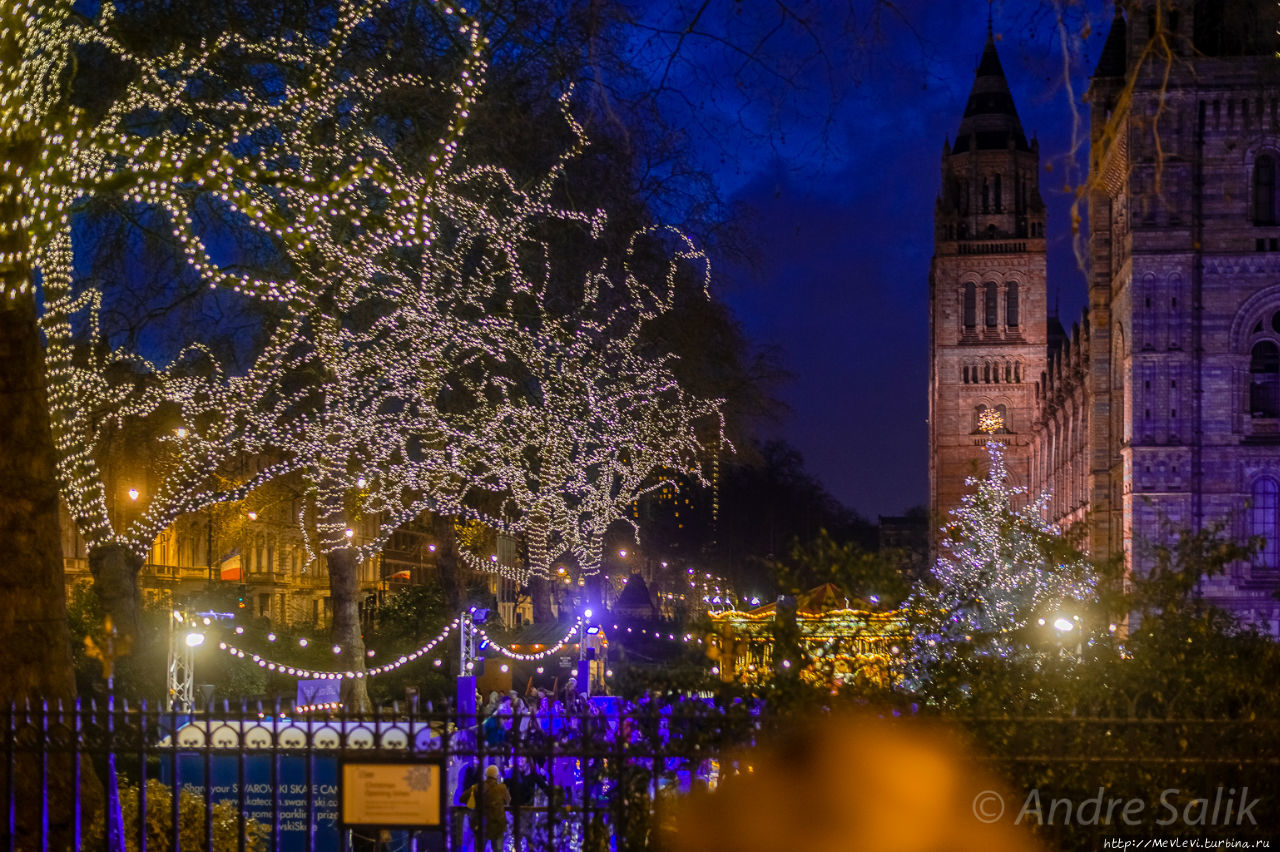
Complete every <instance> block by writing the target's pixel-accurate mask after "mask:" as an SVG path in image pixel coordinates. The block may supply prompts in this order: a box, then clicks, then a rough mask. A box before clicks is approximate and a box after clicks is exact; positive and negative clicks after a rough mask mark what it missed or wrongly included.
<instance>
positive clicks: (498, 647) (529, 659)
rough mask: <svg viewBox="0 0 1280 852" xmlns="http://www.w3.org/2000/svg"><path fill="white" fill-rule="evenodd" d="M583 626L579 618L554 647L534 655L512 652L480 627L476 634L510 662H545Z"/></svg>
mask: <svg viewBox="0 0 1280 852" xmlns="http://www.w3.org/2000/svg"><path fill="white" fill-rule="evenodd" d="M583 624H584V621H583V619H581V618H579V619H578V620H577V621H575V622H574V623H573V626H572V627H570V628H569V630H568V631H567V632H566V633H565V634H564V636H562V637H561V638H560V639H559V640H558V641H557V642H556V643H555V644H554V645H549V646H547V648H545V649H544V650H541V651H538V652H537V653H534V654H522V653H520V652H519V651H513V650H511V649H510V648H507V647H504V646H502V645H499V644H498V643H497V642H495V641H493V639H491V638H489V634H488V633H486V632H485V630H484V628H482V627H478V628H476V634H477V635H478V636H480V638H481V639H483V640H485V641H486V642H488V643H489V644H488V646H487V647H489V648H492V649H493V650H495V651H497V652H498V653H499V654H501V655H502V656H504V657H507V658H509V659H512V660H523V661H525V662H532V661H535V660H545V659H546V658H547V657H550V656H552V655H553V654H555V653H557V652H558V651H559V650H560V649H561V648H563V647H564V646H565V645H569V644H571V642H570V640H571V639H573V638H574V637H575V636H576V635H577V634H578V631H579V630H581V629H582V625H583Z"/></svg>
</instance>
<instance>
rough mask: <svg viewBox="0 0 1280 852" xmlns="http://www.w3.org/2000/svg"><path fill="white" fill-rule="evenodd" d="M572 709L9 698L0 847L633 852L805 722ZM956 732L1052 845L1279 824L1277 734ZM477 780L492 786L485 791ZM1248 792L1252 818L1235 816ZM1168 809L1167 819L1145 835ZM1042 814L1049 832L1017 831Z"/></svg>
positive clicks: (1038, 726)
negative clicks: (191, 705)
mask: <svg viewBox="0 0 1280 852" xmlns="http://www.w3.org/2000/svg"><path fill="white" fill-rule="evenodd" d="M579 709H580V710H581V712H577V713H563V712H555V713H551V712H545V713H529V712H524V713H509V714H503V713H500V714H497V715H495V716H494V717H493V718H491V719H488V720H485V719H482V718H477V717H476V716H474V715H472V716H469V717H468V716H464V715H459V714H457V713H453V712H435V711H432V710H430V709H426V710H422V711H419V710H418V709H417V708H413V709H412V710H406V709H402V708H392V709H391V710H389V711H386V712H383V713H382V714H380V715H377V716H373V717H367V718H347V717H344V716H341V715H330V714H327V713H311V712H305V711H303V712H299V711H298V710H297V709H296V708H294V707H293V706H291V705H271V706H262V705H253V706H241V707H238V708H231V707H228V706H226V705H224V706H223V707H222V708H221V709H215V710H212V711H210V712H201V713H196V714H184V713H178V712H174V711H172V710H168V709H161V708H157V707H154V706H149V705H147V704H134V705H128V704H125V703H124V702H117V703H116V704H115V706H111V707H108V706H104V705H103V704H101V703H98V704H95V703H93V702H87V701H86V702H80V703H76V704H74V705H39V706H22V707H10V708H9V709H8V710H6V711H3V712H2V713H0V722H2V724H3V738H4V768H3V771H0V803H3V805H4V811H3V813H2V814H0V850H2V849H9V850H23V852H26V850H45V849H48V850H63V849H75V850H79V849H106V850H126V849H127V850H139V851H140V852H141V850H164V851H165V852H170V850H174V851H175V852H176V850H206V851H207V850H219V852H222V850H226V852H233V850H234V851H235V852H266V850H320V852H339V850H348V849H360V850H366V849H367V850H463V849H466V850H472V849H475V848H477V845H481V844H483V843H484V842H485V841H490V843H489V846H488V848H492V849H495V850H502V849H504V844H505V848H507V849H515V850H541V849H583V850H610V849H617V850H627V849H646V848H653V847H655V846H659V845H661V843H660V841H661V840H662V839H663V837H664V833H665V832H667V831H669V830H670V829H671V825H670V822H669V816H670V812H669V809H668V807H667V806H668V805H669V804H670V803H672V802H674V801H676V800H679V799H681V798H683V797H685V796H688V795H690V794H694V795H697V794H701V793H703V792H707V791H711V790H715V789H716V787H717V786H718V785H719V784H720V782H721V781H723V780H725V779H726V778H730V777H733V776H734V775H736V774H737V772H738V771H739V768H740V767H739V764H738V763H737V762H736V761H738V760H739V759H740V758H741V757H742V756H743V755H744V753H745V752H744V749H750V748H752V747H753V746H755V745H757V744H761V743H763V742H765V741H769V740H773V739H775V738H776V737H777V736H778V734H779V733H780V732H786V731H793V730H795V729H797V728H799V727H801V726H802V725H803V723H804V722H805V721H806V720H805V719H804V718H801V717H795V716H785V715H783V714H779V713H776V712H775V713H765V712H763V710H762V707H761V705H758V704H750V703H734V702H730V703H727V704H717V703H715V702H713V701H710V700H705V699H700V698H696V697H688V696H686V697H683V698H681V699H679V700H673V701H671V702H670V703H665V704H659V703H653V704H642V705H635V704H623V703H622V702H618V701H616V700H613V699H608V698H603V699H593V700H592V703H590V704H588V705H583V706H582V707H581V708H579ZM961 722H962V727H966V728H968V729H969V730H970V732H971V733H972V734H973V735H974V739H975V740H977V742H978V743H979V744H980V745H981V746H982V747H983V748H984V749H985V751H986V752H987V753H989V754H990V755H992V757H991V760H992V761H993V763H994V764H995V765H996V766H997V767H999V769H1000V770H1001V774H1002V775H1003V777H1004V778H1005V779H1006V780H1007V782H1008V784H1009V789H1010V790H1012V791H1013V793H1014V795H1015V800H1014V801H1010V802H1008V803H1007V804H1008V808H1009V810H1008V812H1007V814H1006V815H1005V816H1004V817H1003V818H1004V819H1006V820H1010V819H1013V818H1014V817H1015V816H1016V815H1017V814H1018V813H1019V812H1020V811H1024V810H1027V809H1028V803H1030V802H1031V799H1030V798H1028V797H1029V796H1030V795H1031V791H1032V790H1035V791H1037V792H1036V796H1037V798H1036V800H1035V804H1038V805H1039V806H1040V807H1041V808H1042V811H1041V814H1040V816H1039V817H1038V816H1037V814H1036V813H1034V812H1033V811H1029V817H1028V819H1026V820H1024V824H1027V825H1029V827H1031V828H1033V829H1035V830H1036V831H1037V833H1038V834H1040V835H1041V837H1042V838H1044V839H1046V840H1048V841H1049V842H1050V844H1051V845H1052V846H1053V847H1054V848H1060V849H1092V848H1103V846H1102V844H1103V843H1104V841H1105V839H1106V838H1107V837H1112V836H1132V837H1150V836H1156V835H1163V836H1171V837H1172V836H1215V832H1216V836H1222V826H1221V825H1212V824H1210V825H1206V824H1197V820H1200V822H1201V823H1204V822H1205V819H1207V818H1208V817H1210V816H1211V817H1212V818H1213V820H1214V821H1216V822H1219V823H1221V822H1223V821H1225V819H1226V812H1225V811H1223V810H1222V809H1223V808H1224V807H1225V806H1226V805H1224V804H1223V801H1226V800H1229V802H1230V803H1233V804H1232V807H1234V808H1235V809H1236V810H1235V811H1233V822H1232V824H1231V825H1230V826H1227V827H1226V828H1227V829H1229V831H1228V834H1229V836H1231V837H1269V836H1272V835H1274V834H1276V833H1278V832H1280V801H1277V796H1280V793H1278V792H1277V791H1278V790H1280V787H1277V783H1276V782H1277V780H1278V779H1280V722H1277V721H1274V720H1264V721H1260V720H1248V721H1224V720H1185V719H1180V720H1172V719H1132V718H1123V719H1121V718H999V717H997V718H982V719H967V720H961ZM490 767H493V769H490ZM744 768H745V767H744ZM488 772H496V774H497V779H496V780H495V781H491V782H486V781H485V776H486V773H488ZM499 785H501V786H499ZM1100 790H1101V793H1100V792H1099V791H1100ZM1168 790H1175V791H1177V792H1174V793H1166V792H1165V791H1168ZM1244 791H1250V792H1248V793H1245V792H1244ZM1215 795H1216V796H1217V800H1218V801H1215ZM1259 796H1261V797H1262V799H1263V800H1262V801H1261V802H1260V803H1259V804H1258V805H1257V806H1255V807H1254V809H1253V810H1252V811H1251V812H1250V816H1251V817H1252V820H1251V821H1249V822H1245V821H1243V820H1240V819H1237V818H1238V817H1239V808H1240V807H1242V806H1243V805H1244V804H1246V803H1247V801H1249V799H1250V797H1253V798H1258V797H1259ZM1095 797H1100V798H1101V800H1100V802H1099V804H1098V805H1097V806H1096V807H1095V806H1092V805H1091V806H1090V807H1091V808H1092V809H1091V810H1089V811H1088V813H1087V814H1085V812H1083V811H1081V810H1080V808H1081V806H1082V805H1085V804H1087V803H1089V802H1090V801H1091V800H1092V799H1093V798H1095ZM1162 797H1163V798H1162ZM1224 797H1225V799H1224ZM1200 798H1207V799H1208V800H1209V804H1210V806H1215V805H1216V808H1217V810H1216V812H1210V813H1207V814H1205V815H1204V816H1205V819H1201V812H1200V811H1199V810H1197V808H1198V807H1200V806H1197V805H1194V804H1192V803H1193V802H1194V800H1196V799H1200ZM1113 799H1115V800H1120V801H1121V804H1122V805H1123V803H1124V802H1128V801H1130V800H1140V801H1142V802H1144V803H1146V805H1147V808H1148V810H1147V811H1146V814H1145V815H1144V817H1143V819H1142V820H1140V821H1138V822H1137V823H1135V824H1133V825H1129V824H1120V823H1117V824H1115V825H1105V826H1104V825H1099V824H1098V822H1097V817H1096V816H1095V815H1094V811H1095V810H1097V809H1098V808H1105V807H1106V806H1107V805H1108V804H1109V803H1110V801H1111V800H1113ZM1056 800H1062V801H1064V802H1066V803H1067V805H1069V806H1070V807H1071V809H1072V815H1071V816H1069V817H1066V818H1065V819H1064V817H1063V813H1064V811H1062V810H1059V811H1056V812H1053V814H1054V815H1056V816H1057V822H1056V823H1055V822H1054V821H1053V816H1052V815H1051V814H1050V809H1051V808H1052V807H1053V802H1054V801H1056ZM1166 801H1167V802H1168V803H1169V806H1171V808H1172V811H1169V810H1168V809H1166V808H1165V802H1166ZM1168 812H1176V814H1177V819H1176V820H1175V821H1174V822H1172V823H1171V824H1170V825H1168V826H1165V825H1160V824H1158V823H1157V822H1156V821H1157V820H1158V819H1159V818H1161V817H1164V816H1166V815H1167V813H1168ZM976 814H977V811H975V815H976ZM1219 816H1221V819H1219ZM1045 817H1048V818H1049V820H1050V824H1049V825H1043V824H1039V825H1038V824H1037V823H1036V820H1037V819H1039V820H1040V822H1041V823H1043V821H1044V818H1045ZM851 830H852V831H854V832H856V826H855V827H853V828H852V829H851ZM856 839H857V838H856V836H851V837H850V840H851V842H852V841H856ZM1108 848H1109V847H1108ZM1276 848H1280V845H1278V846H1277V847H1276Z"/></svg>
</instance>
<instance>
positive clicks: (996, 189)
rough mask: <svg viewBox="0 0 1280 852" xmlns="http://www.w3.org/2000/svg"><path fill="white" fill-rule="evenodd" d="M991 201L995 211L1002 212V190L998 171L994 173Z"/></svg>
mask: <svg viewBox="0 0 1280 852" xmlns="http://www.w3.org/2000/svg"><path fill="white" fill-rule="evenodd" d="M992 195H993V196H994V198H993V201H994V202H995V205H994V206H995V209H996V212H997V213H1003V212H1004V191H1003V188H1002V185H1001V180H1000V173H999V172H997V173H996V179H995V185H994V186H993V187H992Z"/></svg>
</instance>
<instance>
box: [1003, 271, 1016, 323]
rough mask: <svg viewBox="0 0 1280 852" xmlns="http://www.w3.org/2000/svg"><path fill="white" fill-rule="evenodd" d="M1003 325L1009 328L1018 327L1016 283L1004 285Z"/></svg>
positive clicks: (1011, 282)
mask: <svg viewBox="0 0 1280 852" xmlns="http://www.w3.org/2000/svg"><path fill="white" fill-rule="evenodd" d="M1004 288H1005V289H1004V303H1005V304H1004V324H1005V325H1007V326H1009V328H1017V327H1018V282H1017V281H1010V282H1009V283H1007V284H1005V285H1004Z"/></svg>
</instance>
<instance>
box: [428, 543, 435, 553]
mask: <svg viewBox="0 0 1280 852" xmlns="http://www.w3.org/2000/svg"><path fill="white" fill-rule="evenodd" d="M427 550H428V551H429V552H430V553H435V552H436V546H435V545H434V544H428V545H427Z"/></svg>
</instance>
